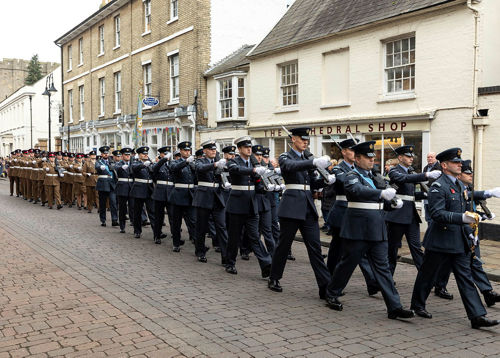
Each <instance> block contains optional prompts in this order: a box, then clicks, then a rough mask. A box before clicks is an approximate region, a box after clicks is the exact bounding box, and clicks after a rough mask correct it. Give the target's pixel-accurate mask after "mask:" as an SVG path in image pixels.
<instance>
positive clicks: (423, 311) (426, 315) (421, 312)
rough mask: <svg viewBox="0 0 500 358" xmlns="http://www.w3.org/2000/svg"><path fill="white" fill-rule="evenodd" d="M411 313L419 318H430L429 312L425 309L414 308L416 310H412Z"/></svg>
mask: <svg viewBox="0 0 500 358" xmlns="http://www.w3.org/2000/svg"><path fill="white" fill-rule="evenodd" d="M413 311H414V312H415V314H416V315H417V316H419V317H422V318H429V319H430V318H432V314H430V313H429V312H427V310H426V309H425V308H416V309H413Z"/></svg>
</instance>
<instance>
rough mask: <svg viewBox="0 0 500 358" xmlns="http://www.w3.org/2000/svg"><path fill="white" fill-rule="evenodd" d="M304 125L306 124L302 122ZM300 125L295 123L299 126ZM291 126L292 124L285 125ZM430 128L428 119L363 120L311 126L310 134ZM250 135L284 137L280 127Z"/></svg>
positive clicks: (417, 130) (412, 130) (388, 131)
mask: <svg viewBox="0 0 500 358" xmlns="http://www.w3.org/2000/svg"><path fill="white" fill-rule="evenodd" d="M303 125H306V124H303ZM299 126H300V125H295V127H299ZM287 127H289V128H293V127H294V126H291V125H290V126H287ZM429 129H430V124H429V120H420V121H386V122H364V123H353V124H351V123H344V124H331V125H322V126H311V132H310V135H311V136H322V135H342V134H348V133H351V134H370V133H395V132H421V131H428V130H429ZM250 131H251V133H250V134H251V135H252V136H253V137H255V138H262V137H265V138H269V137H271V138H272V137H286V136H287V134H286V133H285V131H284V130H283V129H282V128H270V129H261V130H256V131H253V130H251V129H250Z"/></svg>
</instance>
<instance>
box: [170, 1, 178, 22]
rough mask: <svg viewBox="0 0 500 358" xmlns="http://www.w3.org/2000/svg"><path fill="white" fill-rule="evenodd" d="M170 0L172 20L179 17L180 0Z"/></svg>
mask: <svg viewBox="0 0 500 358" xmlns="http://www.w3.org/2000/svg"><path fill="white" fill-rule="evenodd" d="M169 1H170V21H175V20H177V19H179V0H169Z"/></svg>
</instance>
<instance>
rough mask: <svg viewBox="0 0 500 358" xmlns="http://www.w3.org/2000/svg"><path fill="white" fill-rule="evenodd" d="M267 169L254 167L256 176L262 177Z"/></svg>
mask: <svg viewBox="0 0 500 358" xmlns="http://www.w3.org/2000/svg"><path fill="white" fill-rule="evenodd" d="M266 170H267V168H266V167H255V173H257V174H258V175H262V174H264V173H265V172H266Z"/></svg>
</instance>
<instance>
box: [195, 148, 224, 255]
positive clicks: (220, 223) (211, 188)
mask: <svg viewBox="0 0 500 358" xmlns="http://www.w3.org/2000/svg"><path fill="white" fill-rule="evenodd" d="M195 168H196V176H197V179H198V186H197V187H196V190H195V193H194V199H193V206H194V207H195V208H196V243H195V254H196V256H198V257H203V256H205V252H206V247H205V235H206V233H207V232H208V225H209V219H210V217H212V218H213V221H214V224H215V235H216V241H217V243H218V244H219V247H220V249H221V257H222V261H225V257H226V248H227V231H226V218H225V215H226V212H225V207H226V200H225V198H224V194H223V189H222V188H221V179H220V177H219V176H216V175H215V172H216V168H215V166H214V160H213V159H208V158H201V159H198V160H197V161H196V166H195Z"/></svg>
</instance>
